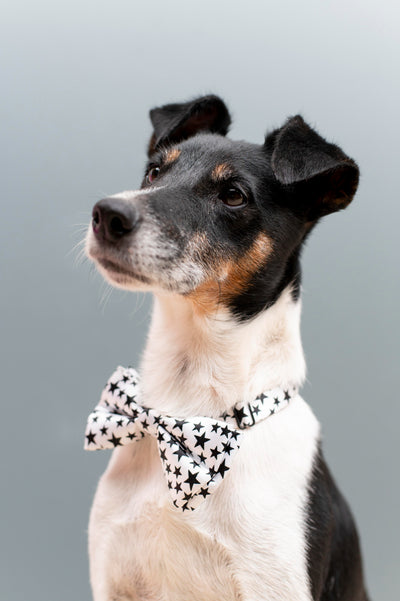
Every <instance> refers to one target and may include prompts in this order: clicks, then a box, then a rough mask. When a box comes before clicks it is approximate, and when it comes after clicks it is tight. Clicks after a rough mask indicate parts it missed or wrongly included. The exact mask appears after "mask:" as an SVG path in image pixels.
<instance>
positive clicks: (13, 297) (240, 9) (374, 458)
mask: <svg viewBox="0 0 400 601" xmlns="http://www.w3.org/2000/svg"><path fill="white" fill-rule="evenodd" d="M399 14H400V11H399V8H398V3H397V2H395V1H392V2H390V1H388V0H386V2H384V3H381V2H379V1H378V0H376V1H366V0H358V1H350V2H349V1H348V0H335V1H327V0H311V1H309V0H303V1H302V2H301V1H299V0H292V1H286V0H277V1H271V2H268V1H258V2H257V1H255V0H247V1H246V2H233V1H232V0H231V1H226V0H202V2H191V1H188V0H186V1H178V0H176V1H173V0H169V1H161V0H152V2H134V1H132V0H131V1H125V2H124V1H121V0H117V1H113V2H103V1H101V0H80V1H78V0H68V2H67V1H62V2H51V1H50V0H36V1H35V2H32V1H31V2H29V1H28V0H21V1H19V2H16V1H15V0H12V1H10V0H7V1H6V2H5V3H4V0H3V3H2V11H1V19H0V21H1V23H0V39H1V46H2V48H1V58H0V60H1V87H2V92H1V99H0V103H1V215H2V218H1V221H0V224H1V225H0V228H1V236H0V244H1V246H2V249H1V257H2V265H1V298H0V318H1V328H2V329H1V346H2V356H1V362H0V365H1V370H2V378H1V386H2V391H1V418H2V421H1V436H0V444H1V447H2V448H1V463H2V474H1V480H0V482H1V489H2V490H1V533H0V540H1V552H2V554H3V557H2V558H1V561H0V570H1V572H2V573H1V574H0V598H1V600H4V601H26V600H27V599H29V601H55V600H59V601H64V600H65V601H67V600H68V601H71V599H74V600H78V599H79V600H83V599H89V598H90V592H89V585H88V573H87V572H88V570H87V559H86V524H87V516H88V511H89V507H90V503H91V499H92V495H93V493H94V490H95V485H96V482H97V479H98V477H99V475H100V473H101V472H102V470H103V469H104V467H105V464H106V462H107V460H108V453H98V454H94V453H84V452H83V450H82V443H83V430H84V426H85V421H86V416H87V414H88V412H89V411H90V410H91V408H92V407H93V405H94V404H95V403H96V402H97V400H98V396H99V392H100V389H101V387H102V385H103V383H104V380H105V378H107V377H108V375H109V374H110V373H111V371H112V370H113V369H114V367H115V366H116V365H117V364H118V363H122V364H130V363H132V364H137V362H138V359H139V356H140V351H141V349H142V347H143V344H144V339H145V332H146V329H147V324H148V318H149V312H150V307H151V301H150V299H149V298H144V297H142V296H135V295H132V294H128V293H123V292H120V291H113V292H112V293H111V294H110V293H109V289H108V288H107V286H106V285H105V284H103V283H102V282H101V279H100V277H99V276H98V275H96V274H94V272H93V269H92V268H91V267H90V265H89V264H88V263H87V262H86V263H85V262H83V263H80V262H79V260H77V258H78V255H79V247H78V249H76V250H74V251H72V250H71V249H73V247H74V245H75V244H76V243H77V242H79V240H80V239H81V238H82V236H83V230H82V224H86V223H87V222H88V220H89V216H90V210H91V207H92V205H93V203H94V202H95V201H96V200H97V199H99V198H101V197H102V196H103V195H105V194H108V193H113V192H117V191H120V190H123V189H129V188H135V187H136V186H137V185H138V184H139V181H140V179H141V174H142V169H143V163H144V149H145V146H146V143H147V139H148V136H149V134H150V126H149V121H148V118H147V111H148V109H149V108H150V107H152V106H155V105H157V104H160V103H164V102H168V101H173V100H182V99H186V98H189V97H192V96H194V95H196V94H202V93H208V92H215V93H218V94H220V95H221V96H222V97H223V98H225V100H226V101H227V103H228V104H229V106H230V108H231V110H232V113H233V116H234V119H235V121H234V126H233V129H232V132H231V135H232V137H235V138H246V139H248V140H251V141H255V142H261V141H262V139H263V134H264V132H265V131H266V130H267V129H268V128H271V127H275V126H279V125H280V124H281V123H282V122H283V121H284V119H285V118H286V117H287V116H288V115H290V114H294V113H297V112H301V113H302V114H303V115H304V117H305V118H306V119H308V120H309V122H310V123H311V124H313V125H314V126H315V127H317V128H318V129H319V131H320V132H321V133H323V134H324V135H325V136H327V137H328V138H329V139H331V140H333V141H336V142H337V143H339V144H340V145H341V146H342V147H343V148H344V149H345V151H346V152H347V153H349V154H350V155H351V156H354V157H355V158H356V159H357V160H358V162H359V164H360V167H361V170H362V180H361V186H360V189H359V192H358V194H357V197H356V200H355V202H354V203H353V205H352V206H351V207H350V208H349V209H348V210H347V211H346V212H344V213H341V214H338V215H334V216H331V217H329V218H327V219H326V221H324V222H323V223H321V224H320V226H319V227H318V229H317V230H316V231H315V233H314V234H313V235H312V237H311V239H310V241H309V243H308V246H307V249H306V251H305V253H304V259H303V266H304V292H303V303H304V305H303V306H304V311H303V322H302V330H303V338H304V346H305V351H306V355H307V360H308V378H309V379H308V382H307V385H306V386H305V388H304V390H303V393H304V396H305V398H307V400H308V401H309V402H310V403H311V405H312V407H313V408H314V410H315V412H316V413H317V415H318V417H319V418H320V420H321V421H322V423H323V429H324V439H325V450H326V454H327V457H328V460H329V462H330V465H331V467H332V469H333V471H334V473H335V475H336V478H337V480H338V482H339V484H340V486H341V487H342V489H343V491H344V492H345V494H346V496H347V498H348V499H349V501H350V503H351V505H352V508H353V510H354V513H355V516H356V518H357V522H358V525H359V528H360V532H361V535H362V545H363V550H364V555H365V565H366V572H367V580H368V584H369V589H370V592H371V596H372V598H373V599H375V600H376V601H377V600H380V601H391V600H396V599H398V598H399V597H400V585H399V555H400V554H399V546H398V540H399V519H398V507H399V498H398V495H399V482H398V473H399V468H398V455H399V453H398V448H399V445H398V423H399V417H400V416H399V404H398V402H397V382H398V377H397V375H398V374H397V369H398V361H397V360H396V357H395V355H396V354H397V353H396V351H397V350H398V340H399V321H398V311H397V306H398V302H399V293H400V290H399V279H398V228H399V225H398V224H399V218H400V215H399V200H398V172H399V156H398V139H399V126H398V105H399V79H398V74H399V72H400V65H399V43H398V30H399Z"/></svg>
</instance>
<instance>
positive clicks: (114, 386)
mask: <svg viewBox="0 0 400 601" xmlns="http://www.w3.org/2000/svg"><path fill="white" fill-rule="evenodd" d="M117 388H118V382H115V383H113V382H111V383H110V386H109V388H108V390H109V391H110V392H111V393H112V394H114V392H115V391H116V390H117Z"/></svg>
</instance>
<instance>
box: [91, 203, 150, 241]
mask: <svg viewBox="0 0 400 601" xmlns="http://www.w3.org/2000/svg"><path fill="white" fill-rule="evenodd" d="M138 221H139V217H138V214H137V211H136V209H135V207H133V206H132V204H131V203H129V202H128V201H126V200H124V199H122V198H118V197H111V198H103V200H99V202H96V204H95V205H94V207H93V212H92V227H93V232H94V233H95V235H96V236H97V237H103V238H105V239H106V240H109V241H111V242H115V241H116V240H119V239H120V238H122V237H123V236H125V235H126V234H129V233H130V232H132V231H133V230H134V229H135V227H136V225H137V224H138Z"/></svg>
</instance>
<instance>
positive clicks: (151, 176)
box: [146, 167, 160, 184]
mask: <svg viewBox="0 0 400 601" xmlns="http://www.w3.org/2000/svg"><path fill="white" fill-rule="evenodd" d="M159 173H160V167H151V169H149V171H148V172H147V175H146V179H147V182H148V183H149V184H151V183H153V182H154V180H155V179H156V177H158V175H159Z"/></svg>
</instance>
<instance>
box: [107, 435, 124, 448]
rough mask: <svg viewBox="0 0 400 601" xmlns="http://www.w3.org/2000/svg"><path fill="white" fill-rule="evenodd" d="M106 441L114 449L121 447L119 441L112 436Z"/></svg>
mask: <svg viewBox="0 0 400 601" xmlns="http://www.w3.org/2000/svg"><path fill="white" fill-rule="evenodd" d="M108 441H109V442H112V443H113V445H114V447H122V444H121V439H120V438H117V437H116V436H114V434H113V435H112V436H111V438H109V439H108Z"/></svg>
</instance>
